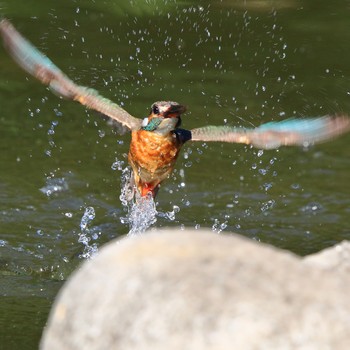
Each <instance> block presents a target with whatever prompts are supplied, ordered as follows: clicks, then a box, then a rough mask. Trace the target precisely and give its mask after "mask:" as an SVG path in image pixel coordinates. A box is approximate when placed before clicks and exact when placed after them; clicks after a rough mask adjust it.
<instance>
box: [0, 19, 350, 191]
mask: <svg viewBox="0 0 350 350" xmlns="http://www.w3.org/2000/svg"><path fill="white" fill-rule="evenodd" d="M0 34H1V36H2V39H3V43H4V47H5V48H6V49H7V51H8V53H9V54H10V55H11V56H12V58H13V59H14V60H15V61H16V62H17V64H18V65H19V66H20V67H22V68H23V69H24V70H25V71H26V72H27V73H29V74H31V75H32V76H34V77H35V78H37V79H38V80H39V81H41V82H42V83H43V84H45V85H47V86H48V87H49V88H50V89H51V90H52V91H53V92H54V93H56V94H58V95H59V96H60V97H63V98H66V99H70V100H74V101H77V102H80V103H81V104H82V105H84V106H85V107H87V108H89V109H93V110H96V111H98V112H99V113H101V114H102V115H105V116H107V117H109V118H111V120H113V121H114V122H116V123H117V124H119V125H122V126H123V127H124V128H127V129H128V130H130V131H131V143H130V150H129V153H128V161H129V164H130V166H131V168H132V171H133V177H132V179H133V186H134V189H135V193H136V190H137V191H138V193H139V194H140V195H141V197H144V196H147V195H149V194H151V195H152V196H153V197H155V196H156V194H157V192H158V190H159V187H160V184H161V183H162V182H163V181H164V180H165V179H167V178H168V177H169V176H170V174H171V173H172V171H173V169H174V166H175V163H176V159H177V157H178V155H179V152H180V150H181V148H182V146H183V145H184V144H185V143H186V142H195V141H200V142H210V141H217V142H228V143H243V144H248V145H252V146H254V147H257V148H259V149H273V148H278V147H280V146H291V145H295V146H307V145H311V144H314V143H318V142H323V141H327V140H329V139H332V138H334V137H336V136H338V135H340V134H343V133H345V132H346V131H348V130H349V129H350V118H349V117H348V116H347V115H345V114H338V115H333V116H332V115H326V116H321V117H316V118H301V119H298V118H293V119H287V120H282V121H278V122H269V123H266V124H262V125H260V126H258V127H255V128H243V127H233V126H229V125H222V126H204V127H200V128H196V129H192V130H186V129H182V128H181V127H180V126H181V116H182V114H183V113H184V112H185V111H186V108H185V106H183V105H181V104H179V103H177V102H172V101H159V102H155V103H153V104H152V106H151V110H150V112H149V115H148V117H146V118H144V119H140V118H135V117H134V116H132V115H130V114H129V113H128V112H127V111H125V110H124V109H123V108H121V107H120V106H119V105H118V104H116V103H113V102H112V101H110V100H109V99H106V98H104V97H102V96H101V95H99V93H98V92H97V91H96V90H94V89H91V88H87V87H84V86H80V85H77V84H76V83H74V82H73V81H72V80H71V79H70V78H69V77H68V76H67V75H66V74H64V73H63V72H62V71H61V70H60V69H59V68H58V67H57V66H56V65H55V64H54V63H53V62H52V61H51V60H50V59H49V58H47V57H46V56H45V55H44V54H43V53H41V52H40V51H39V50H37V49H36V48H35V47H34V46H33V45H32V44H31V43H30V42H29V41H28V40H27V39H25V38H24V37H23V36H22V35H21V34H20V33H19V32H18V31H17V30H16V29H15V28H14V26H13V25H12V24H11V22H10V21H9V20H8V19H2V20H1V21H0Z"/></svg>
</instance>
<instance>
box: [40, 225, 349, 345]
mask: <svg viewBox="0 0 350 350" xmlns="http://www.w3.org/2000/svg"><path fill="white" fill-rule="evenodd" d="M349 288H350V279H349V278H344V275H343V276H342V278H340V277H339V276H337V274H334V273H332V272H330V271H328V270H323V269H320V268H318V267H314V266H311V265H308V264H305V263H304V262H303V260H302V259H301V258H299V257H297V256H295V255H293V254H291V253H289V252H285V251H281V250H278V249H275V248H273V247H270V246H266V245H263V244H258V243H256V242H253V241H251V240H248V239H245V238H242V237H240V236H237V235H217V234H214V233H212V232H206V231H186V232H183V231H175V230H162V231H159V232H156V233H147V234H145V235H142V236H139V237H135V238H127V239H122V240H120V241H115V242H111V243H110V244H108V245H107V246H105V247H104V248H103V249H101V252H100V254H99V255H98V256H97V257H96V258H95V259H94V260H92V261H88V262H86V263H84V264H83V266H82V267H81V268H80V269H79V271H77V272H76V273H74V275H73V276H72V278H71V279H70V280H69V281H68V282H67V283H66V285H65V286H64V288H63V290H62V291H61V293H60V295H59V297H58V298H57V300H56V302H55V305H54V308H53V310H52V313H51V316H50V319H49V324H48V327H47V329H46V330H45V332H44V336H43V340H42V344H41V349H44V350H49V349H50V350H55V349H67V350H70V349H88V350H90V349H120V350H123V349H136V350H137V349H140V350H141V349H142V350H147V349H152V350H154V349H170V350H171V349H176V350H178V349H189V350H191V349H196V350H197V349H200V350H206V349H213V350H214V349H215V350H218V349H219V350H221V349H228V350H232V349H244V350H247V349H303V350H308V349H317V350H322V349H348V348H349V334H350V298H349V297H348V293H349V290H350V289H349Z"/></svg>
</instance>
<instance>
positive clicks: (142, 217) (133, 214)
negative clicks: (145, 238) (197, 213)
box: [119, 167, 180, 236]
mask: <svg viewBox="0 0 350 350" xmlns="http://www.w3.org/2000/svg"><path fill="white" fill-rule="evenodd" d="M121 178H122V185H121V194H120V197H119V198H120V201H121V202H122V204H123V206H124V208H125V210H126V212H127V215H126V216H125V217H122V218H121V219H120V221H121V222H122V223H123V224H127V225H129V233H128V235H131V236H132V235H139V234H142V233H144V232H145V231H146V230H147V229H148V228H149V227H150V226H151V225H153V224H154V223H156V222H157V217H161V218H165V219H167V220H170V221H174V220H175V214H176V213H178V212H179V211H180V208H179V207H178V206H176V205H174V206H173V210H172V211H169V212H165V213H163V212H158V211H157V209H156V203H155V202H154V198H153V197H152V194H151V193H149V194H148V195H147V196H144V197H141V196H140V194H139V193H138V191H137V189H136V188H135V184H134V177H133V173H132V170H131V169H130V168H129V167H127V168H125V169H123V170H122V177H121Z"/></svg>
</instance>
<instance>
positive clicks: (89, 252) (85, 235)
mask: <svg viewBox="0 0 350 350" xmlns="http://www.w3.org/2000/svg"><path fill="white" fill-rule="evenodd" d="M95 216H96V214H95V209H94V208H93V207H87V208H85V212H84V215H83V217H82V218H81V221H80V230H81V232H80V234H79V239H78V242H79V243H82V244H83V245H84V251H83V253H81V254H80V257H81V258H84V259H91V258H93V257H94V256H95V255H96V254H97V252H98V248H97V244H96V243H92V244H91V240H92V239H94V240H95V239H97V238H98V236H99V233H98V232H96V231H95V230H93V229H90V228H89V225H90V224H91V222H92V220H94V219H95Z"/></svg>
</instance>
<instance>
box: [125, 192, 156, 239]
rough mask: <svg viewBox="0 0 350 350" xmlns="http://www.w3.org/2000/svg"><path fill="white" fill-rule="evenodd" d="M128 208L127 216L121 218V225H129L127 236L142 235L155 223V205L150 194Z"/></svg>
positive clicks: (138, 199)
mask: <svg viewBox="0 0 350 350" xmlns="http://www.w3.org/2000/svg"><path fill="white" fill-rule="evenodd" d="M137 197H138V198H136V200H135V201H134V202H133V203H132V204H131V206H130V207H129V208H130V209H129V211H128V215H127V217H126V218H122V219H121V221H122V222H123V223H128V224H129V228H130V230H129V233H128V235H131V236H133V235H138V234H141V233H144V232H145V231H146V230H147V229H148V228H149V227H150V226H151V225H153V224H154V223H155V222H156V221H157V217H156V216H157V214H158V213H157V210H156V204H155V202H154V200H153V197H152V195H151V194H149V195H147V196H144V197H140V196H138V195H137Z"/></svg>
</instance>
